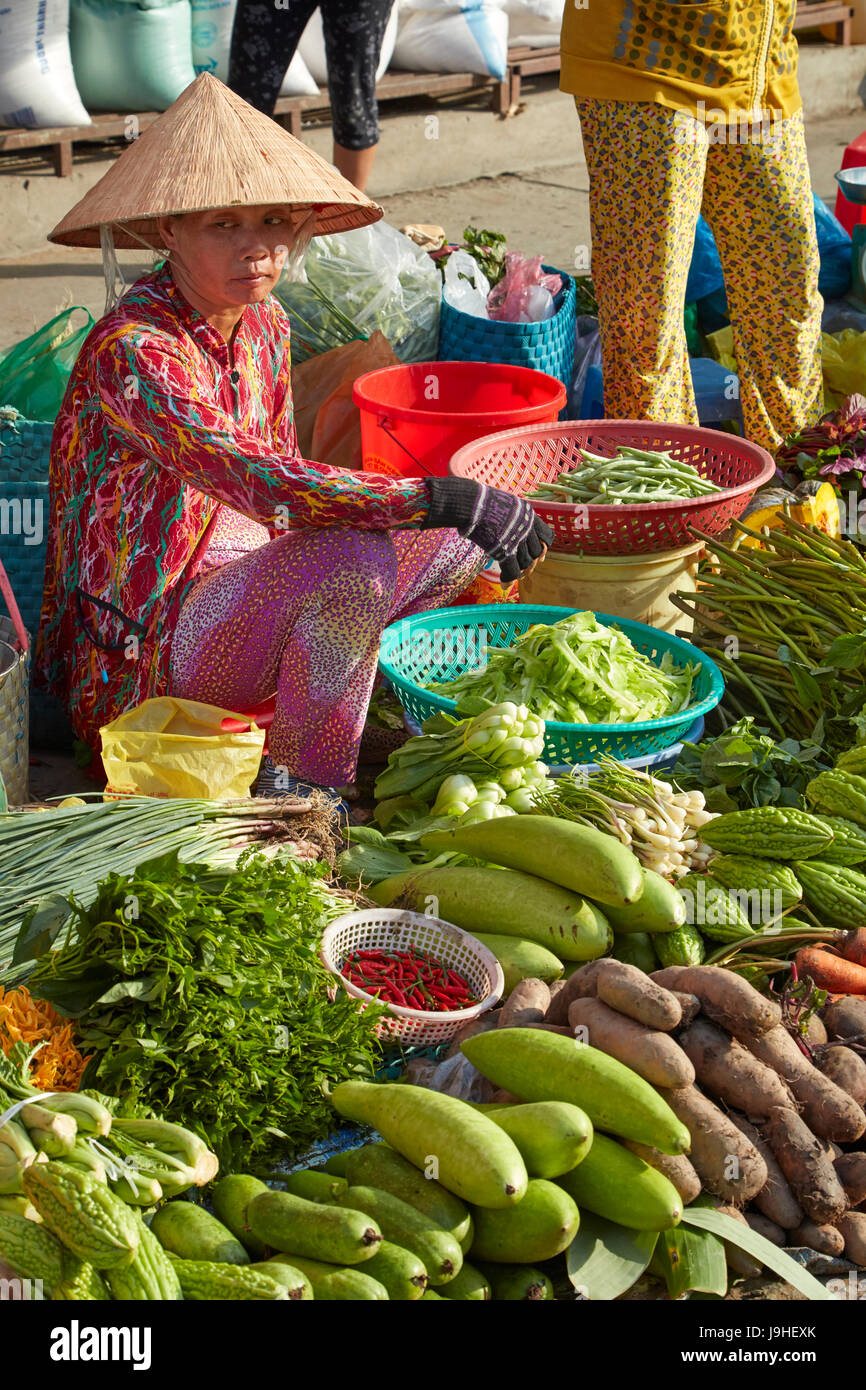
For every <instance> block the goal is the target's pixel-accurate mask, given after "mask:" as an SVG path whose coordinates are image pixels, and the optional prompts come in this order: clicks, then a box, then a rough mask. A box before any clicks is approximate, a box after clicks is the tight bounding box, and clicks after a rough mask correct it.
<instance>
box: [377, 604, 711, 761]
mask: <svg viewBox="0 0 866 1390" xmlns="http://www.w3.org/2000/svg"><path fill="white" fill-rule="evenodd" d="M574 612H575V610H574V609H573V608H553V607H543V606H541V605H534V604H523V603H503V604H489V605H484V604H477V605H474V606H473V605H467V606H466V607H463V608H443V609H439V610H437V611H436V612H432V613H418V614H416V615H415V616H414V617H412V618H402V619H401V620H400V621H399V622H396V623H392V624H391V626H390V627H387V628H386V629H385V631H384V632H383V634H382V645H381V648H380V651H379V668H380V670H381V671H382V672H383V673H384V675H385V676H386V677H387V679H388V680H389V681H390V682H391V684H392V686H393V688H394V691H395V693H396V695H397V698H398V700H399V701H400V703H401V705H402V706H403V708H404V709H406V710H408V711H409V713H410V714H411V715H412V716H413V717H414V718H415V719H417V720H418V721H419V722H421V721H423V720H424V719H428V718H429V717H430V715H432V714H436V713H437V712H438V711H440V710H444V711H445V712H446V713H448V714H453V713H454V711H455V709H456V705H455V702H454V701H453V700H448V699H446V698H445V697H444V696H443V695H437V694H434V693H433V692H432V691H430V690H427V689H426V688H425V687H426V686H428V685H431V684H434V683H436V682H439V681H447V680H453V679H454V677H455V676H458V675H460V674H461V673H462V672H463V671H466V670H471V669H473V668H474V667H477V666H481V665H482V664H483V661H484V652H485V649H486V647H487V646H488V645H491V646H497V647H507V646H510V644H511V643H512V642H514V640H515V639H516V638H517V637H520V636H521V635H522V634H523V633H524V632H526V630H527V628H529V627H531V626H532V625H533V623H556V622H559V620H560V618H568V617H571V615H572V614H573V613H574ZM595 616H596V617H597V618H598V620H599V622H601V623H607V624H610V625H612V626H613V625H615V626H616V627H618V628H619V629H620V631H622V632H624V633H625V635H626V636H627V637H628V638H629V640H630V641H631V642H632V644H633V645H634V647H635V648H636V650H637V651H639V652H642V653H643V654H644V655H645V656H648V657H649V658H650V660H651V661H655V662H656V663H659V662H660V661H661V660H662V657H663V656H664V655H665V653H666V652H669V653H670V655H671V658H672V659H673V661H674V663H675V664H676V665H677V666H686V665H687V664H689V663H692V664H693V665H695V666H697V667H698V670H697V674H696V675H695V681H694V687H693V698H692V702H691V704H689V705H687V706H686V708H685V709H684V710H680V712H679V713H678V714H669V715H666V716H665V717H664V718H663V719H651V720H644V721H640V722H637V723H634V724H560V723H555V722H554V721H552V720H548V721H547V723H546V725H545V740H544V759H545V761H546V762H547V763H550V764H559V763H588V762H595V761H596V760H597V759H598V757H599V755H600V754H602V753H607V754H609V755H610V756H611V757H613V758H618V759H620V760H622V759H625V758H639V757H641V756H642V755H643V754H645V753H657V752H659V751H660V750H661V749H663V748H669V747H670V746H671V744H673V743H678V742H680V741H681V740H682V738H683V737H684V735H685V734H686V732H687V731H688V730H689V729H690V728H691V727H692V725H693V724H694V722H695V720H696V719H697V718H698V716H699V715H705V714H707V713H708V712H709V711H710V710H711V709H715V707H716V705H717V704H718V703H719V701H720V700H721V698H722V695H723V694H724V689H725V686H724V681H723V679H722V673H721V671H720V670H719V668H718V667H717V666H716V664H715V662H713V661H710V660H709V658H708V657H706V656H704V654H703V652H701V651H699V650H698V648H697V647H693V646H692V644H691V643H690V642H684V641H683V640H682V639H681V638H679V637H674V636H672V634H671V633H668V632H661V631H660V630H659V629H658V628H654V627H648V626H647V624H646V623H636V622H633V621H632V620H631V619H630V618H616V617H613V616H611V614H609V613H596V615H595Z"/></svg>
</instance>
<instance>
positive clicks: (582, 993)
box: [544, 960, 601, 1026]
mask: <svg viewBox="0 0 866 1390" xmlns="http://www.w3.org/2000/svg"><path fill="white" fill-rule="evenodd" d="M600 965H601V961H600V960H591V961H588V962H587V964H586V965H582V966H581V967H580V969H579V970H575V972H574V974H572V975H569V977H568V979H567V980H565V981H564V982H563V984H564V988H563V989H561V990H559V991H558V993H557V994H556V996H555V998H553V999H552V1000H551V1003H550V1006H549V1008H548V1010H547V1013H546V1014H545V1016H544V1021H545V1023H556V1024H559V1025H560V1026H562V1025H563V1024H565V1023H567V1022H568V1006H569V1004H571V1002H572V1000H574V999H590V998H592V997H593V996H594V995H595V980H596V975H597V974H598V968H599V966H600Z"/></svg>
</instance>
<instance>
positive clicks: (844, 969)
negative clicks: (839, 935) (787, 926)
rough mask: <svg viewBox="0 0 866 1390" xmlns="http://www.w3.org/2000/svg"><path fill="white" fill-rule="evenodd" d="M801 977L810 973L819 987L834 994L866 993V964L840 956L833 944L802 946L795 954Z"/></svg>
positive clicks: (795, 962)
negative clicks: (855, 962)
mask: <svg viewBox="0 0 866 1390" xmlns="http://www.w3.org/2000/svg"><path fill="white" fill-rule="evenodd" d="M794 964H795V965H796V967H797V975H798V976H799V977H800V979H802V978H803V976H804V975H809V976H810V977H811V979H812V980H813V982H814V983H815V984H816V985H817V987H818V989H829V990H832V992H833V993H834V994H866V966H864V965H855V964H854V962H853V961H850V960H846V959H845V957H844V956H840V955H839V953H838V951H836V950H834V949H833V947H832V946H824V945H821V946H802V947H801V948H800V950H799V951H798V952H797V954H796V955H795V956H794Z"/></svg>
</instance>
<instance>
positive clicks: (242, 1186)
mask: <svg viewBox="0 0 866 1390" xmlns="http://www.w3.org/2000/svg"><path fill="white" fill-rule="evenodd" d="M267 1191H268V1187H267V1184H266V1183H263V1182H261V1181H260V1180H259V1179H258V1178H254V1177H251V1176H250V1175H249V1174H248V1173H232V1174H230V1176H229V1177H227V1178H220V1180H219V1182H218V1183H216V1184H215V1185H214V1187H213V1188H212V1189H211V1201H212V1202H213V1209H214V1213H215V1214H216V1216H217V1218H218V1219H219V1220H220V1221H221V1222H222V1223H223V1225H224V1226H227V1227H228V1229H229V1230H230V1231H231V1233H232V1235H233V1236H237V1238H238V1240H239V1241H240V1242H241V1244H242V1245H243V1246H244V1248H245V1249H246V1250H248V1251H249V1252H250V1254H251V1255H254V1256H261V1255H264V1254H265V1252H266V1250H267V1248H268V1247H267V1246H266V1245H264V1244H263V1243H262V1242H261V1241H260V1240H256V1238H255V1236H254V1235H253V1233H252V1231H251V1230H250V1227H249V1223H248V1221H247V1207H248V1206H249V1204H250V1202H251V1201H252V1200H253V1198H254V1197H258V1195H259V1193H260V1192H267Z"/></svg>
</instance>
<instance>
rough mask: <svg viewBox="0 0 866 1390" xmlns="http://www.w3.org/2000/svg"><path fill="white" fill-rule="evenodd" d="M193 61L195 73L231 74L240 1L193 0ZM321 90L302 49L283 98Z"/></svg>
mask: <svg viewBox="0 0 866 1390" xmlns="http://www.w3.org/2000/svg"><path fill="white" fill-rule="evenodd" d="M191 3H192V62H193V67H194V68H195V70H196V72H197V73H198V72H212V73H213V75H214V77H218V78H219V80H220V82H225V81H226V80H227V78H228V75H229V50H230V48H231V42H232V27H233V25H234V22H235V10H236V9H237V3H238V0H191ZM318 90H319V88H318V86H317V84H316V82H315V81H314V80H313V78H312V77H311V75H310V73H309V72H308V71H307V68H306V65H305V63H304V60H303V58H302V56H301V53H300V50H298V52H297V53H295V56H294V57H293V58H292V61H291V63H290V64H289V67H288V71H287V72H286V75H285V77H284V78H283V85H282V86H281V88H280V96H281V97H302V96H315V94H316V92H317V91H318Z"/></svg>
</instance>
